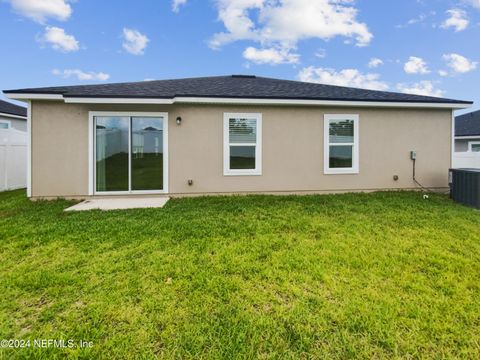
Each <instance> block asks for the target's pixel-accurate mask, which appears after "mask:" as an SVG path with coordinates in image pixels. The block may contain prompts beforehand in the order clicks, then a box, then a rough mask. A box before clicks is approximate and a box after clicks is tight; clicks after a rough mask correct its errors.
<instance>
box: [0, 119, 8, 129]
mask: <svg viewBox="0 0 480 360" xmlns="http://www.w3.org/2000/svg"><path fill="white" fill-rule="evenodd" d="M8 129H10V121H4V120H0V130H8Z"/></svg>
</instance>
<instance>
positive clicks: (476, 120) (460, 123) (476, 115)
mask: <svg viewBox="0 0 480 360" xmlns="http://www.w3.org/2000/svg"><path fill="white" fill-rule="evenodd" d="M476 135H478V136H480V110H478V111H474V112H471V113H468V114H464V115H460V116H457V117H456V118H455V136H476Z"/></svg>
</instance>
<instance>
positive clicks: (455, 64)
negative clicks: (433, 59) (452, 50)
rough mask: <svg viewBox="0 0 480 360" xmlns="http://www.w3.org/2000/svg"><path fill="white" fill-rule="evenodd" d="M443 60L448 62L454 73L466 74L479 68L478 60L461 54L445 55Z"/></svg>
mask: <svg viewBox="0 0 480 360" xmlns="http://www.w3.org/2000/svg"><path fill="white" fill-rule="evenodd" d="M443 60H445V61H446V62H447V66H448V67H449V68H450V69H452V71H453V72H454V73H460V74H464V73H467V72H470V71H473V70H475V69H476V68H477V65H478V62H476V61H471V60H469V59H467V58H466V57H464V56H462V55H459V54H446V55H443Z"/></svg>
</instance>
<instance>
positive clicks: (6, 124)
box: [0, 100, 27, 132]
mask: <svg viewBox="0 0 480 360" xmlns="http://www.w3.org/2000/svg"><path fill="white" fill-rule="evenodd" d="M10 128H12V129H17V130H20V131H25V132H26V131H27V108H26V107H24V106H18V105H15V104H12V103H9V102H6V101H3V100H0V129H10Z"/></svg>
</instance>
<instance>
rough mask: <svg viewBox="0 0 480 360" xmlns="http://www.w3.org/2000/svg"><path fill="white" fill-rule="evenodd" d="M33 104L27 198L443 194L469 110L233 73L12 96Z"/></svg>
mask: <svg viewBox="0 0 480 360" xmlns="http://www.w3.org/2000/svg"><path fill="white" fill-rule="evenodd" d="M5 94H6V95H7V96H8V97H10V98H12V99H19V100H26V101H27V102H28V103H29V107H30V113H31V119H30V122H29V127H31V132H30V134H31V139H30V140H31V151H30V152H29V154H30V161H29V162H30V167H29V176H28V180H29V184H28V190H27V192H28V195H29V196H31V197H33V198H54V197H67V198H85V197H88V196H95V195H101V196H106V195H125V194H170V195H173V196H177V195H178V196H180V195H195V194H231V193H275V194H284V193H296V194H299V193H328V192H345V191H374V190H384V189H386V190H390V189H392V190H393V189H416V188H418V187H417V185H416V183H415V182H414V180H413V179H412V169H413V168H412V167H413V161H412V160H411V158H410V152H411V151H416V155H417V160H416V175H417V180H418V181H419V182H420V183H421V184H422V185H423V186H425V187H428V188H431V189H438V190H445V189H447V187H448V169H449V168H450V167H451V161H452V153H453V133H452V130H453V125H454V124H453V112H454V110H455V109H463V108H467V107H469V106H470V105H471V104H472V103H471V102H468V101H459V100H451V99H442V98H435V97H427V96H418V95H408V94H399V93H390V92H381V91H372V90H362V89H354V88H346V87H337V86H330V85H322V84H312V83H304V82H298V81H287V80H277V79H269V78H263V77H255V76H246V75H232V76H219V77H205V78H191V79H177V80H159V81H146V82H136V83H123V84H102V85H83V86H65V87H48V88H32V89H20V90H8V91H5Z"/></svg>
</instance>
